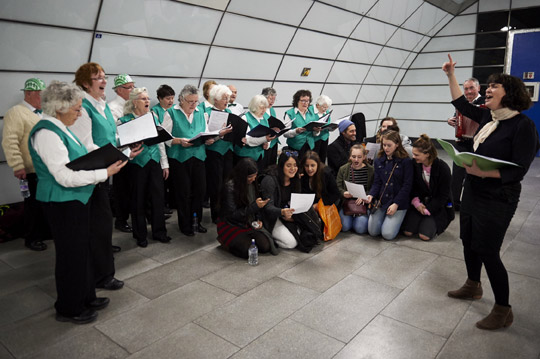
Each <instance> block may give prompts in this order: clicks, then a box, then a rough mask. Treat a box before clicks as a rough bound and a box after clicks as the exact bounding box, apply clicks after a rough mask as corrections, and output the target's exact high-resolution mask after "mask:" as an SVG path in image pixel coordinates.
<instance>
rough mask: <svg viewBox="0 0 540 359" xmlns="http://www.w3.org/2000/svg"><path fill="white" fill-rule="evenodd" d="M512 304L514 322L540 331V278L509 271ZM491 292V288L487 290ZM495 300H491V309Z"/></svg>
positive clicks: (537, 331)
mask: <svg viewBox="0 0 540 359" xmlns="http://www.w3.org/2000/svg"><path fill="white" fill-rule="evenodd" d="M508 277H509V281H510V304H511V305H512V311H513V313H514V323H516V324H517V325H519V326H522V327H525V328H528V329H531V330H533V331H536V333H540V310H538V300H539V298H540V280H538V279H535V278H531V277H528V276H524V275H520V274H514V273H509V274H508ZM486 290H487V291H489V292H491V289H490V288H487V289H485V290H484V292H485V291H486ZM493 303H494V301H493V300H491V301H490V302H489V309H491V306H492V305H493Z"/></svg>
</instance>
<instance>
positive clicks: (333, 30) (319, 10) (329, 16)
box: [302, 2, 361, 37]
mask: <svg viewBox="0 0 540 359" xmlns="http://www.w3.org/2000/svg"><path fill="white" fill-rule="evenodd" d="M360 19H361V16H360V15H356V14H354V13H351V12H349V11H345V10H341V9H338V8H335V7H333V6H328V5H325V4H321V3H318V2H316V3H315V4H313V7H312V8H311V10H309V13H308V14H307V16H306V18H305V20H304V21H302V27H305V28H308V29H312V30H318V31H323V32H327V33H330V34H336V35H341V36H345V37H348V36H349V35H350V34H351V32H352V31H353V29H354V28H355V26H356V25H357V24H358V21H360Z"/></svg>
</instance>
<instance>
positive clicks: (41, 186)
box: [28, 120, 94, 204]
mask: <svg viewBox="0 0 540 359" xmlns="http://www.w3.org/2000/svg"><path fill="white" fill-rule="evenodd" d="M41 129H47V130H50V131H52V132H54V133H56V134H57V135H58V137H60V139H61V140H62V142H63V143H64V145H65V146H66V148H67V150H68V156H69V160H70V161H73V160H74V159H77V158H79V157H81V156H84V155H85V154H87V153H88V151H87V150H86V147H84V146H83V145H82V144H81V143H80V141H79V139H78V138H77V137H76V136H75V135H74V134H73V133H71V131H70V133H71V135H73V137H74V138H76V139H77V141H79V143H77V142H75V141H73V139H71V138H70V137H69V136H68V135H67V134H66V133H65V132H64V131H62V130H61V129H60V128H58V127H57V126H56V125H55V124H54V123H52V122H51V121H48V120H41V121H39V122H38V123H37V124H36V125H35V126H34V128H33V129H32V131H31V132H30V137H29V139H28V148H29V150H30V155H31V156H32V162H33V163H34V168H35V170H36V174H37V176H38V179H39V180H38V183H37V190H36V199H37V200H38V201H41V202H68V201H79V202H82V203H83V204H86V203H88V200H89V199H90V196H91V195H92V192H93V191H94V185H93V184H89V185H86V186H83V187H64V186H62V185H60V184H59V183H58V182H56V180H55V179H54V176H53V175H52V174H51V173H50V172H49V169H48V168H47V166H46V165H45V163H43V160H42V159H41V157H40V156H39V155H38V153H37V152H36V150H35V149H34V146H32V137H33V136H34V134H35V133H36V132H37V131H39V130H41ZM68 131H69V130H68Z"/></svg>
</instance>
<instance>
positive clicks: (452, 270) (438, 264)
mask: <svg viewBox="0 0 540 359" xmlns="http://www.w3.org/2000/svg"><path fill="white" fill-rule="evenodd" d="M426 272H429V273H433V274H435V275H437V276H438V279H439V286H441V287H443V288H446V290H447V291H449V290H455V289H458V288H460V287H461V286H462V285H463V283H465V280H466V279H467V268H466V267H465V261H463V260H462V259H461V260H459V259H454V258H449V257H443V256H440V257H438V258H437V259H435V260H434V261H433V263H431V264H430V265H429V266H428V267H427V268H426Z"/></svg>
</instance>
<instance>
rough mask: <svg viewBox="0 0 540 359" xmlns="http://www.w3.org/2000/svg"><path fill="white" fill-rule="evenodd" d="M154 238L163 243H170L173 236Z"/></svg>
mask: <svg viewBox="0 0 540 359" xmlns="http://www.w3.org/2000/svg"><path fill="white" fill-rule="evenodd" d="M154 240H155V241H158V242H161V243H169V242H170V241H171V237H169V236H165V238H154Z"/></svg>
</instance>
